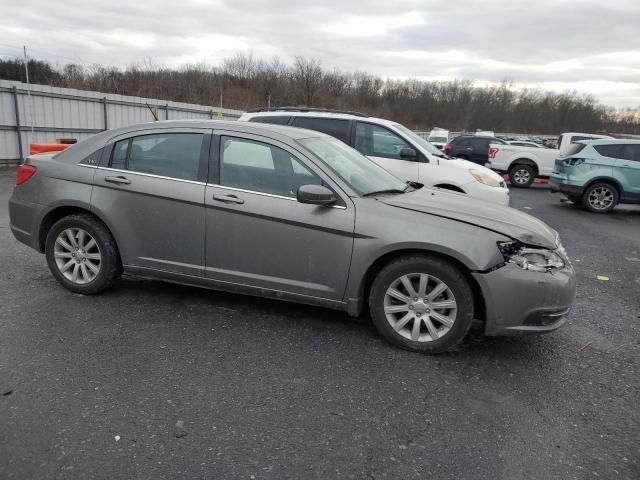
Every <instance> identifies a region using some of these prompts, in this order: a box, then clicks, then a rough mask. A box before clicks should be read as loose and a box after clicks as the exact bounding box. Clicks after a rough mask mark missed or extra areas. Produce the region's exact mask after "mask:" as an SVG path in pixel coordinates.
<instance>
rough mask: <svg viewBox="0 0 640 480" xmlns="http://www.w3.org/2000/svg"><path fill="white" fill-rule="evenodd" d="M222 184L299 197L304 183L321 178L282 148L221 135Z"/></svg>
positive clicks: (315, 182) (319, 183) (315, 181)
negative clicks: (300, 188)
mask: <svg viewBox="0 0 640 480" xmlns="http://www.w3.org/2000/svg"><path fill="white" fill-rule="evenodd" d="M221 140H222V142H221V143H222V152H221V162H220V184H221V185H223V186H226V187H233V188H239V189H242V190H250V191H252V192H260V193H269V194H271V195H279V196H283V197H290V198H296V196H297V192H298V188H299V187H300V186H302V185H309V184H314V185H322V180H321V179H320V177H318V176H317V175H316V174H315V173H313V172H312V171H311V170H309V169H308V168H307V167H306V166H305V165H304V164H303V163H302V162H300V161H299V160H298V159H296V158H295V157H293V156H292V155H291V154H290V153H289V152H287V151H286V150H283V149H282V148H279V147H276V146H275V145H270V144H268V143H263V142H257V141H255V140H249V139H245V138H235V137H222V139H221Z"/></svg>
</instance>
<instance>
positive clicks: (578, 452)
mask: <svg viewBox="0 0 640 480" xmlns="http://www.w3.org/2000/svg"><path fill="white" fill-rule="evenodd" d="M13 177H14V170H12V169H1V170H0V272H1V274H0V393H1V394H2V395H0V432H1V440H0V478H20V479H33V478H65V479H91V478H140V479H146V478H149V479H164V478H167V479H169V478H181V477H183V478H190V479H214V478H215V479H217V478H225V479H226V478H247V479H254V478H255V479H262V478H274V479H285V478H294V479H301V478H304V479H312V478H322V479H327V478H358V479H359V478H365V479H371V478H402V479H410V478H425V477H427V476H429V475H433V476H434V477H435V478H455V479H480V478H486V479H509V480H512V479H520V478H544V479H556V478H557V479H563V480H566V479H583V478H606V479H616V478H620V479H637V478H639V477H640V453H639V449H640V407H639V405H640V389H639V386H640V346H639V343H640V342H639V340H638V339H639V335H638V334H639V329H640V327H639V325H640V294H639V293H640V208H639V207H637V206H623V207H620V208H618V209H617V210H616V211H615V212H614V213H613V214H611V215H608V216H604V215H595V214H590V213H587V212H585V211H583V210H581V209H579V208H577V207H574V206H573V205H570V204H566V203H561V202H560V197H559V196H557V195H551V194H550V193H549V192H548V190H547V189H546V187H543V186H537V187H536V188H533V189H529V190H524V191H523V190H516V189H512V206H514V207H515V208H519V209H524V210H525V211H527V212H528V213H530V214H532V215H535V216H537V217H539V218H541V219H543V220H544V221H546V222H547V223H549V224H550V225H551V226H553V227H554V228H556V229H557V230H558V231H559V232H560V234H561V237H562V239H563V241H564V244H565V246H566V248H567V250H568V251H569V254H570V255H571V256H572V258H573V259H574V262H575V266H576V270H577V274H578V298H577V301H576V304H575V308H574V310H573V312H572V314H571V317H570V319H569V321H568V323H567V324H566V325H565V326H564V327H563V328H562V329H560V330H559V331H557V332H555V333H552V334H549V335H544V336H539V337H524V338H469V339H468V340H467V341H465V342H464V344H463V345H462V346H461V347H460V348H459V349H458V350H457V351H455V352H453V353H449V354H445V355H440V356H432V357H430V356H424V355H420V354H415V353H410V352H405V351H401V350H398V349H396V348H394V347H392V346H390V345H388V344H386V343H385V342H384V341H383V340H381V339H380V338H379V337H378V335H377V334H376V332H375V331H374V329H373V327H372V326H371V325H370V324H369V323H367V322H356V321H353V320H352V319H350V318H349V317H347V316H346V315H344V314H342V313H338V312H333V311H330V310H324V309H321V308H312V307H305V306H300V305H294V304H287V303H282V302H277V301H267V300H261V299H257V298H251V297H244V296H239V295H229V294H222V293H217V292H213V291H207V290H202V289H197V288H188V287H181V286H175V285H169V284H163V283H160V282H152V281H139V280H133V279H125V280H123V281H122V282H120V284H119V285H118V286H117V287H116V288H114V289H113V290H111V291H109V292H107V293H105V294H102V295H99V296H93V297H83V296H79V295H74V294H72V293H70V292H68V291H66V290H64V289H63V288H62V287H61V286H59V285H58V284H57V283H56V281H55V280H54V279H53V278H52V276H51V274H50V273H49V271H48V269H47V266H46V262H45V259H44V256H42V255H40V254H38V253H36V252H34V251H32V250H30V249H28V248H27V247H25V246H23V245H22V244H19V243H18V242H17V241H15V240H14V238H13V236H12V235H11V232H10V230H9V220H8V214H7V203H6V201H7V199H8V197H9V195H10V193H11V185H12V183H13ZM597 275H605V276H608V277H609V280H608V281H599V280H597V279H596V276H597Z"/></svg>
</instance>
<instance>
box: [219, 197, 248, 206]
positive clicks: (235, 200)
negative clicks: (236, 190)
mask: <svg viewBox="0 0 640 480" xmlns="http://www.w3.org/2000/svg"><path fill="white" fill-rule="evenodd" d="M213 199H214V200H215V201H216V202H224V203H237V204H240V205H241V204H243V203H244V200H242V199H241V198H238V197H236V196H235V195H214V196H213Z"/></svg>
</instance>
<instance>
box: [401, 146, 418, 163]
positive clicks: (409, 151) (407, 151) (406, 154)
mask: <svg viewBox="0 0 640 480" xmlns="http://www.w3.org/2000/svg"><path fill="white" fill-rule="evenodd" d="M417 156H418V154H417V153H416V151H415V150H414V149H413V148H411V147H404V148H403V149H402V150H400V158H404V159H406V160H415V159H416V157H417Z"/></svg>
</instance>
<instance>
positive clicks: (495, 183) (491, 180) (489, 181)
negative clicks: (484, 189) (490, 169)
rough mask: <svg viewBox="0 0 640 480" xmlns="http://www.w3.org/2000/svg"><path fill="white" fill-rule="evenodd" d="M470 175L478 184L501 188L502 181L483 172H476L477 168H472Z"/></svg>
mask: <svg viewBox="0 0 640 480" xmlns="http://www.w3.org/2000/svg"><path fill="white" fill-rule="evenodd" d="M469 173H470V174H471V175H472V176H473V178H475V179H476V180H477V181H478V182H480V183H484V184H485V185H487V186H489V187H500V186H501V185H500V180H498V179H497V178H495V177H494V176H493V175H489V174H488V173H485V172H482V171H480V170H476V169H475V168H470V169H469Z"/></svg>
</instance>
